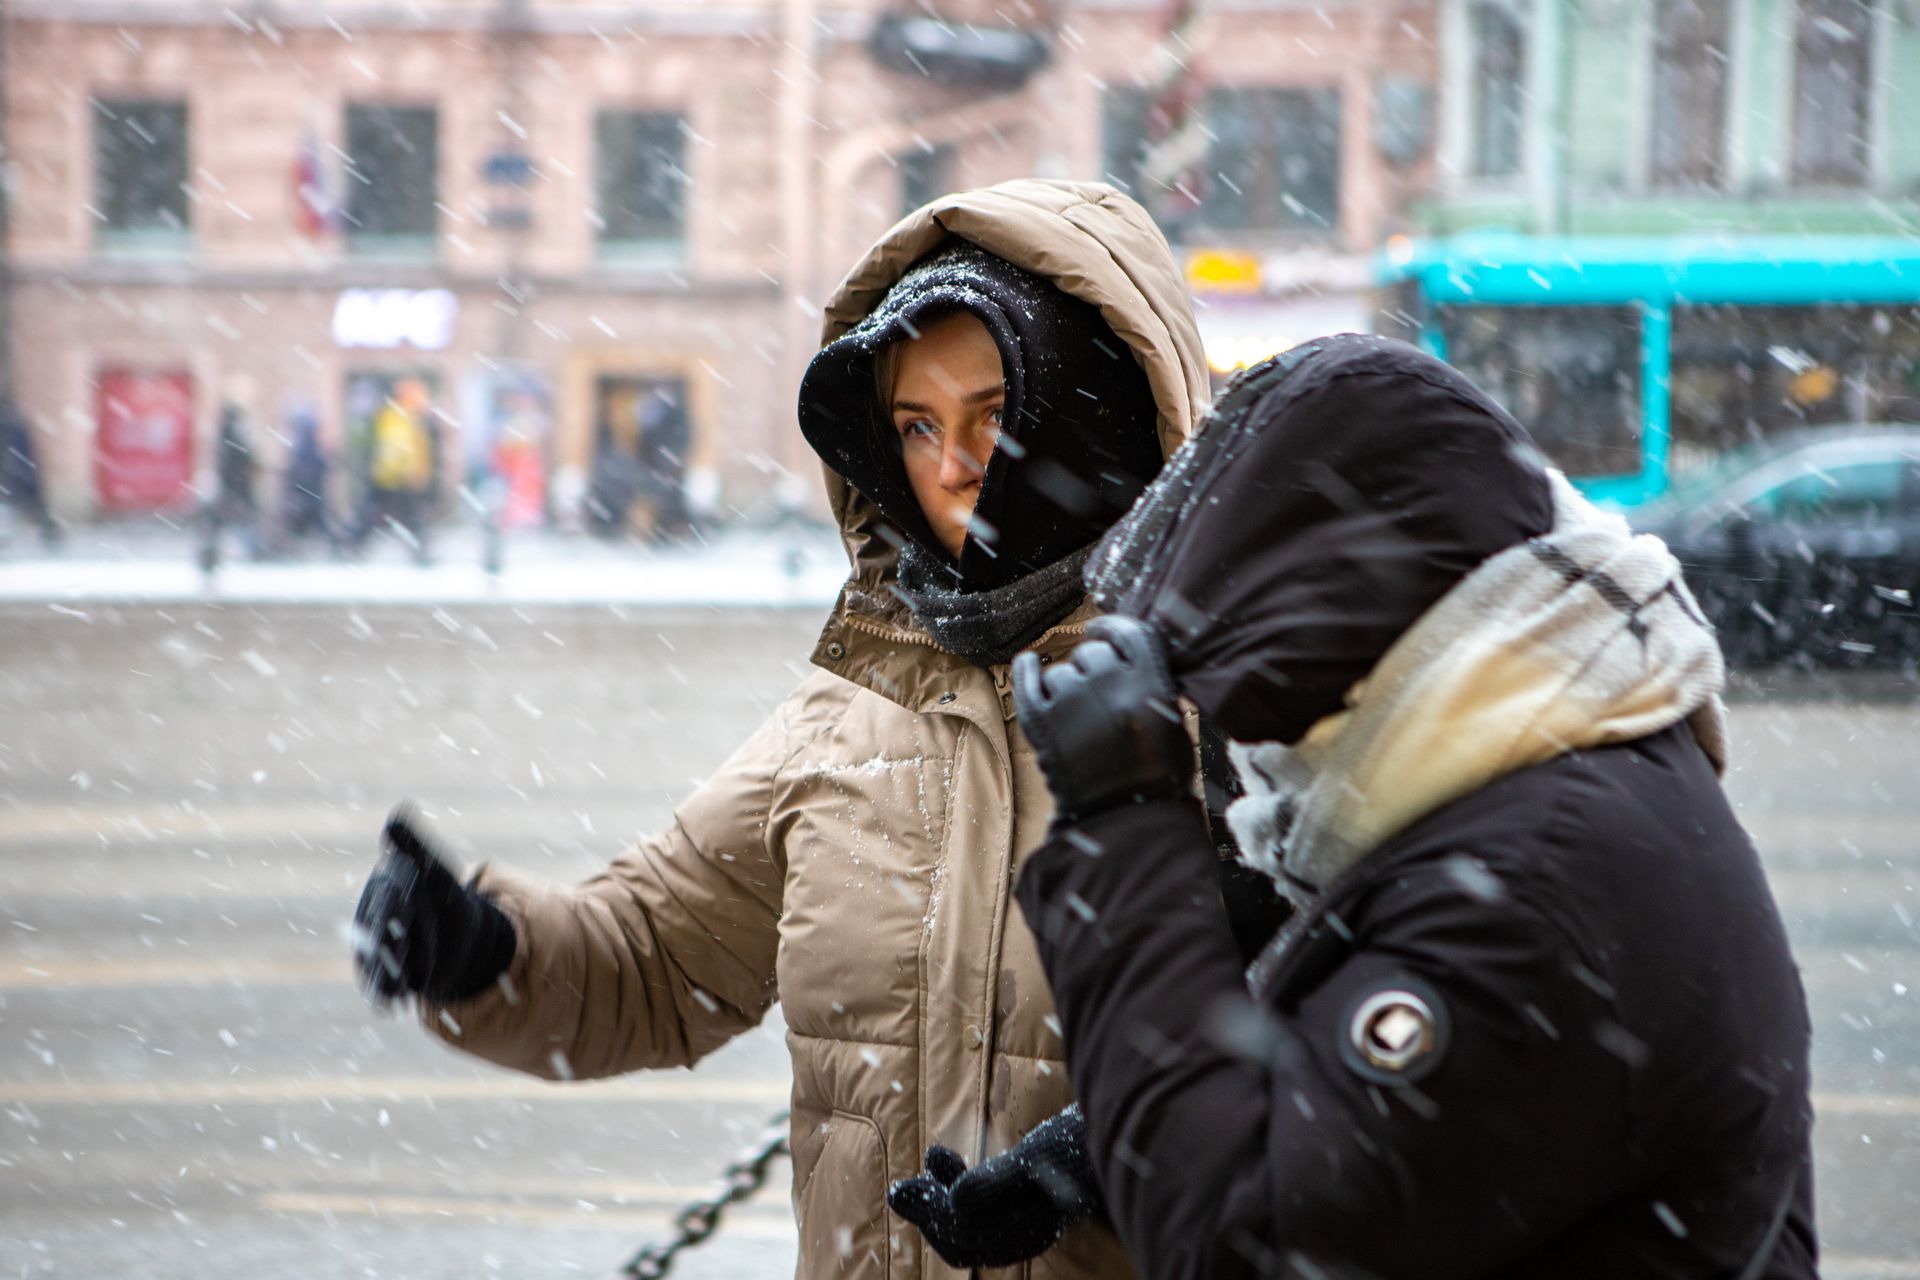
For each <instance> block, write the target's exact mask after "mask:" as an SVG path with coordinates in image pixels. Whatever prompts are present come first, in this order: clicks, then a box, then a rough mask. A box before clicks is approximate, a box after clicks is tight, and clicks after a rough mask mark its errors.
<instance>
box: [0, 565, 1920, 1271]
mask: <svg viewBox="0 0 1920 1280" xmlns="http://www.w3.org/2000/svg"><path fill="white" fill-rule="evenodd" d="M821 616H822V611H821V609H820V608H819V607H818V606H817V604H815V605H810V606H809V607H807V608H804V609H764V608H721V607H702V608H685V607H674V608H669V607H663V606H660V605H658V604H645V603H634V602H632V601H629V602H627V603H624V604H613V605H604V606H596V607H588V606H579V607H567V608H558V607H552V606H550V605H540V604H538V603H536V602H534V601H532V600H526V601H520V602H507V603H498V604H491V605H472V604H462V603H459V602H458V601H455V600H444V599H443V600H439V601H436V602H433V603H422V604H418V605H394V604H376V603H370V602H365V601H359V602H343V603H324V604H319V603H313V604H284V603H282V604H268V603H259V602H245V601H236V600H230V599H220V598H214V599H206V598H197V599H178V600H173V599H168V600H153V599H147V600H144V601H141V602H135V603H129V602H126V601H125V600H124V598H123V599H122V600H121V601H120V602H116V601H115V599H113V598H112V597H111V593H106V598H99V597H88V596H84V595H69V596H67V597H64V598H54V599H41V600H38V601H34V602H20V603H10V604H0V1275H9V1276H108V1275H112V1276H124V1275H139V1276H152V1277H165V1278H171V1277H181V1278H183V1280H184V1278H185V1277H189V1276H192V1277H196V1278H200V1277H210V1276H211V1277H229V1276H230V1277H242V1276H244V1277H248V1278H250V1280H253V1278H263V1280H271V1278H272V1277H279V1276H287V1277H293V1276H300V1277H317V1276H329V1277H330V1276H341V1277H349V1276H351V1277H407V1278H409V1280H437V1278H438V1277H454V1276H474V1275H501V1276H511V1277H515V1278H516V1280H537V1278H539V1277H544V1276H549V1275H553V1276H570V1275H571V1276H578V1275H588V1276H608V1275H611V1274H612V1273H613V1271H614V1270H615V1268H616V1267H617V1266H618V1264H619V1263H620V1262H621V1261H622V1260H624V1258H625V1257H626V1256H627V1254H628V1253H629V1252H630V1251H631V1250H632V1248H633V1247H634V1246H635V1245H637V1244H638V1243H639V1242H640V1241H641V1240H643V1239H649V1238H658V1237H660V1236H661V1235H662V1234H663V1233H664V1232H665V1231H666V1228H667V1225H668V1219H669V1216H670V1214H671V1213H672V1212H673V1210H674V1209H675V1208H676V1207H677V1206H678V1205H679V1204H681V1203H682V1202H683V1201H684V1200H685V1199H687V1198H689V1197H692V1196H695V1195H698V1194H701V1193H703V1192H704V1191H706V1190H708V1189H710V1184H711V1179H712V1177H713V1176H714V1174H715V1173H716V1172H717V1171H718V1169H719V1168H720V1166H721V1165H722V1164H723V1163H724V1162H725V1161H726V1160H728V1159H729V1158H731V1157H733V1156H734V1155H735V1154H736V1153H737V1152H738V1151H739V1150H740V1149H741V1148H742V1147H744V1146H746V1145H748V1144H750V1143H751V1142H752V1141H753V1140H754V1139H755V1137H756V1136H758V1134H759V1133H760V1132H761V1129H762V1126H763V1124H764V1123H765V1121H766V1119H767V1118H768V1116H769V1115H770V1114H771V1113H772V1112H773V1111H774V1110H775V1109H776V1108H778V1107H779V1106H781V1105H782V1103H783V1101H784V1098H785V1092H786V1088H787V1069H786V1061H785V1050H784V1047H783V1044H782V1041H781V1029H780V1027H779V1025H778V1017H777V1014H776V1015H775V1018H774V1019H773V1020H772V1022H771V1024H770V1025H768V1026H766V1027H763V1028H762V1029H760V1030H759V1031H756V1032H755V1033H753V1034H751V1035H749V1036H746V1037H744V1038H742V1039H741V1040H739V1041H737V1042H735V1043H734V1044H733V1045H731V1046H729V1047H728V1048H727V1049H725V1050H724V1051H722V1052H721V1053H719V1054H717V1055H715V1056H714V1057H713V1058H712V1059H710V1060H708V1061H707V1062H705V1063H702V1064H701V1065H700V1066H699V1067H698V1068H696V1069H694V1070H691V1071H678V1070H676V1071H665V1072H658V1073H649V1074H643V1075H636V1076H631V1077H626V1078H623V1079H620V1080H614V1081H607V1082H573V1083H568V1084H557V1085H556V1084H546V1083H542V1082H539V1081H534V1080H528V1079H523V1078H520V1077H516V1076H513V1075H511V1074H509V1073H506V1072H503V1071H500V1070H497V1069H494V1068H492V1067H489V1066H487V1065H485V1064H482V1063H477V1062H474V1061H472V1060H470V1059H466V1058H463V1057H462V1056H460V1055H458V1054H456V1053H454V1052H452V1051H450V1050H447V1049H445V1048H443V1047H441V1046H440V1045H439V1044H438V1043H437V1042H433V1041H430V1040H429V1039H428V1037H427V1036H425V1035H424V1034H423V1033H422V1032H421V1030H420V1029H419V1028H418V1027H416V1026H414V1025H412V1024H411V1023H410V1021H408V1020H407V1019H406V1018H405V1017H382V1016H380V1015H378V1014H377V1013H376V1012H375V1011H373V1010H371V1009H370V1008H369V1007H368V1006H367V1005H366V1003H365V1002H364V1001H363V1000H362V998H361V997H360V995H359V994H358V992H357V991H356V990H355V988H354V985H353V981H352V977H351V971H350V965H349V962H348V958H347V955H348V949H347V939H346V924H347V920H348V918H349V916H350V913H351V910H352V906H353V901H354V898H355V896H356V894H357V892H358V889H359V886H360V883H361V881H362V880H363V879H364V877H365V875H366V872H367V870H368V869H369V867H370V866H371V864H372V861H373V856H374V836H375V834H376V833H377V831H378V829H379V825H380V822H381V819H382V817H383V816H384V815H385V813H386V812H387V810H388V808H389V807H390V806H391V805H392V804H393V803H394V802H395V801H396V800H398V799H400V798H402V797H403V796H404V797H411V798H413V799H414V800H415V801H416V803H417V804H418V805H419V806H420V808H421V809H422V811H423V812H424V813H425V814H426V815H427V821H428V822H429V823H430V824H431V826H432V828H433V829H434V830H435V831H436V832H438V833H439V834H440V835H441V836H442V837H443V838H444V839H445V841H446V842H447V844H448V846H449V847H450V848H451V849H453V850H454V851H455V852H456V853H457V855H458V856H459V858H460V859H461V860H462V861H463V862H466V863H469V864H471V863H473V862H477V861H480V860H485V859H497V860H501V861H506V862H511V863H513V864H514V865H516V866H518V867H522V868H526V869H529V870H532V871H534V872H537V873H541V874H546V875H549V876H552V877H554V878H555V879H559V880H571V879H575V878H578V877H580V876H583V875H586V874H588V873H590V872H591V871H592V870H594V869H595V868H597V867H598V866H599V865H601V864H603V863H604V862H605V861H606V860H608V859H609V858H610V857H612V856H614V855H615V854H617V853H618V852H620V851H621V849H622V848H623V847H624V846H625V844H626V843H627V842H628V840H629V839H630V838H631V837H632V836H633V835H634V834H636V833H640V832H645V831H650V830H653V829H656V828H657V827H659V826H660V825H661V824H662V823H663V822H664V821H665V820H666V818H667V815H668V813H669V811H670V808H671V805H672V804H673V802H674V800H675V799H676V798H677V797H679V796H681V795H683V794H684V793H685V792H686V791H687V790H688V789H689V788H690V787H691V786H692V785H694V783H695V782H697V780H698V779H699V778H701V777H702V776H704V775H705V774H706V773H707V772H708V771H710V770H711V769H712V768H713V767H714V766H716V765H717V764H719V763H720V762H721V760H723V759H724V757H725V755H726V753H727V752H728V750H730V749H731V748H732V747H733V746H734V745H735V744H736V743H737V742H739V740H740V739H741V738H743V737H744V736H745V734H746V733H747V732H748V731H749V730H750V729H751V728H752V727H753V725H755V724H756V723H757V722H758V721H759V719H760V718H761V717H763V716H764V715H765V714H766V712H767V711H768V710H769V709H770V707H771V706H772V705H773V704H774V702H775V701H777V699H778V698H779V697H780V695H781V694H782V693H783V692H784V691H785V690H786V689H787V688H788V687H790V686H791V685H792V684H793V683H794V682H795V681H796V680H797V679H798V678H799V677H800V676H801V675H802V674H803V673H804V672H805V670H806V669H807V668H806V665H805V659H806V654H807V653H808V652H809V651H810V649H811V646H812V643H813V639H814V637H815V635H816V634H817V632H818V629H819V625H820V621H821ZM1733 729H1734V752H1735V768H1734V772H1733V775H1732V777H1731V779H1730V783H1729V785H1730V788H1731V790H1732V792H1733V794H1734V796H1735V799H1736V801H1737V803H1738V805H1739V808H1740V811H1741V813H1742V815H1743V817H1744V818H1745V819H1746V821H1747V822H1748V823H1749V825H1750V826H1751V828H1752V829H1753V831H1754V833H1755V836H1756V838H1757V840H1758V842H1759V844H1760V847H1761V849H1762V851H1763V854H1764V856H1765V858H1766V860H1767V864H1768V867H1769V872H1770V875H1771V876H1772V879H1773V883H1774V886H1775V889H1776V892H1777V893H1778V895H1779V898H1780V901H1781V906H1782V910H1783V912H1784V913H1785V915H1786V917H1787V919H1788V923H1789V927H1790V929H1791V931H1792V935H1793V938H1794V941H1795V945H1796V949H1797V952H1798V955H1799V959H1800V962H1801V965H1802V968H1803V971H1804V974H1805V977H1806V983H1807V988H1808V992H1809V997H1810V1000H1811V1003H1812V1007H1813V1012H1814V1022H1815V1027H1816V1037H1817V1039H1816V1049H1815V1058H1816V1084H1817V1088H1818V1090H1819V1097H1818V1099H1817V1106H1818V1110H1819V1115H1820V1122H1819V1128H1818V1173H1817V1179H1818V1181H1817V1187H1818V1194H1819V1198H1820V1214H1821V1226H1822V1232H1823V1236H1824V1242H1825V1247H1826V1251H1827V1255H1828V1259H1827V1265H1826V1267H1825V1274H1826V1275H1827V1276H1828V1277H1829V1278H1830V1280H1867V1278H1868V1277H1875V1278H1899V1277H1915V1278H1920V1212H1916V1210H1917V1209H1920V993H1917V992H1916V991H1915V988H1920V964H1916V963H1915V962H1916V959H1920V932H1916V928H1915V922H1916V919H1917V918H1920V848H1917V847H1916V842H1915V839H1914V832H1915V831H1916V829H1917V828H1920V793H1916V788H1915V786H1914V760H1915V758H1916V750H1915V748H1916V746H1917V745H1920V703H1916V701H1915V697H1914V690H1913V689H1912V688H1911V687H1910V686H1908V685H1907V684H1906V683H1905V682H1904V681H1902V680H1900V679H1898V678H1892V677H1865V678H1856V679H1850V680H1838V679H1833V680H1816V681H1806V680H1797V681H1788V680H1778V681H1774V680H1768V681H1752V680H1749V681H1746V682H1744V683H1743V687H1742V690H1741V696H1740V698H1739V700H1738V701H1737V702H1736V704H1735V707H1734V713H1733ZM1543 1140H1548V1141H1550V1140H1551V1135H1543ZM785 1179H786V1174H785V1169H784V1167H782V1168H781V1169H780V1171H779V1172H778V1174H777V1175H776V1177H775V1179H774V1180H773V1182H772V1183H771V1184H770V1185H769V1187H768V1189H767V1192H766V1193H765V1194H764V1195H763V1196H762V1197H761V1198H760V1199H759V1200H758V1201H756V1202H754V1203H753V1204H751V1205H750V1206H748V1207H745V1208H743V1209H741V1210H739V1211H737V1212H736V1213H735V1215H734V1216H733V1218H732V1220H731V1221H730V1222H729V1224H728V1225H727V1226H725V1227H723V1228H722V1230H721V1232H720V1234H719V1236H718V1237H717V1238H716V1240H715V1242H714V1243H712V1244H710V1245H708V1246H706V1247H705V1248H704V1249H703V1250H700V1251H698V1252H696V1253H693V1254H689V1255H686V1259H687V1260H686V1261H685V1262H684V1263H683V1264H682V1265H681V1266H680V1267H678V1268H676V1270H675V1273H674V1274H675V1275H678V1276H687V1277H707V1278H708V1280H723V1278H724V1280H731V1278H734V1277H747V1276H756V1277H758V1276H779V1275H783V1274H787V1273H788V1272H789V1271H790V1269H791V1265H792V1257H793V1249H794V1243H793V1241H794V1236H793V1230H792V1226H791V1223H790V1220H789V1215H788V1209H787V1203H786V1199H787V1194H788V1186H787V1183H786V1181H785Z"/></svg>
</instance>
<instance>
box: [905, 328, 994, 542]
mask: <svg viewBox="0 0 1920 1280" xmlns="http://www.w3.org/2000/svg"><path fill="white" fill-rule="evenodd" d="M1006 398H1007V388H1006V384H1005V383H1004V382H1003V381H1002V380H1001V371H1000V349H999V348H998V347H996V346H995V345H994V342H993V336H992V335H991V334H989V333H988V332H987V327H986V326H985V325H983V324H981V323H980V321H979V320H978V319H976V318H975V317H973V316H971V315H969V314H967V313H966V312H964V311H963V312H959V313H956V314H954V315H951V316H947V317H945V318H944V319H941V320H939V321H937V322H935V323H933V324H931V325H929V326H927V327H926V328H925V329H922V330H921V331H920V336H919V337H918V338H913V339H909V340H907V341H905V342H903V343H901V344H900V347H899V358H898V363H897V364H896V366H895V371H894V378H893V388H892V392H891V395H890V397H889V399H888V408H889V410H890V411H891V413H892V416H893V429H894V430H895V431H896V432H898V433H899V435H900V456H901V457H902V458H903V459H904V460H905V462H906V465H907V482H908V483H909V484H910V485H911V486H912V487H913V496H914V499H915V500H916V501H917V502H919V504H920V510H921V511H923V512H925V513H926V517H927V523H928V524H929V525H931V526H932V527H933V536H934V537H936V538H938V539H940V545H941V546H943V547H945V548H946V549H947V551H948V552H950V553H951V554H952V555H953V556H954V557H955V558H958V557H959V555H960V548H961V546H962V545H963V544H964V543H965V542H966V540H967V529H968V522H969V521H970V520H971V519H972V517H973V507H974V503H975V502H977V501H978V500H979V498H980V480H981V477H982V476H984V475H985V474H986V470H987V459H988V458H990V457H992V456H993V448H994V444H995V442H996V441H998V440H999V438H1000V409H1001V406H1002V405H1003V404H1004V403H1005V402H1006ZM975 532H976V533H977V535H978V536H979V538H980V540H981V541H982V542H990V541H991V539H992V537H993V531H992V530H990V529H980V530H976V531H975Z"/></svg>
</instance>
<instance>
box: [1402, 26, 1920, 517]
mask: <svg viewBox="0 0 1920 1280" xmlns="http://www.w3.org/2000/svg"><path fill="white" fill-rule="evenodd" d="M1438 29H1439V37H1440V42H1441V45H1442V49H1443V54H1442V58H1441V64H1440V65H1441V73H1440V77H1441V87H1440V97H1441V108H1440V130H1439V142H1438V147H1437V154H1436V164H1435V171H1434V172H1435V179H1434V190H1433V192H1432V194H1431V195H1430V196H1429V197H1427V198H1426V199H1424V200H1422V201H1421V202H1419V204H1418V206H1417V208H1416V209H1415V210H1414V214H1413V220H1414V222H1415V223H1416V224H1417V226H1418V228H1419V234H1418V235H1417V236H1415V237H1413V238H1411V239H1408V240H1405V241H1395V242H1394V244H1393V245H1392V246H1390V251H1389V257H1390V258H1391V260H1392V261H1391V264H1390V269H1389V274H1390V275H1393V276H1397V277H1398V278H1400V279H1402V280H1403V281H1404V282H1405V284H1406V288H1405V291H1404V292H1403V294H1402V296H1401V299H1400V311H1401V312H1402V320H1403V322H1404V323H1405V324H1406V325H1407V327H1408V329H1409V331H1412V332H1418V333H1419V334H1420V335H1421V336H1422V337H1424V339H1425V340H1426V341H1427V343H1428V345H1429V346H1431V347H1432V348H1433V349H1435V350H1436V351H1440V352H1443V353H1444V354H1445V355H1446V356H1447V357H1448V358H1449V359H1451V360H1453V361H1454V362H1455V363H1457V364H1459V365H1461V366H1462V367H1463V368H1464V369H1466V370H1467V371H1468V372H1469V373H1470V374H1471V375H1472V376H1474V377H1475V379H1476V380H1477V381H1479V382H1480V383H1481V384H1482V385H1483V386H1486V387H1487V388H1489V389H1490V390H1492V391H1494V392H1495V394H1497V395H1499V396H1500V397H1501V398H1502V399H1503V400H1504V401H1505V402H1506V403H1507V405H1508V407H1509V408H1511V409H1513V410H1514V412H1515V413H1516V414H1517V415H1518V416H1519V417H1520V418H1521V419H1522V421H1524V422H1526V423H1527V424H1528V425H1529V426H1530V427H1531V428H1532V429H1533V431H1534V433H1535V435H1536V436H1537V437H1538V438H1540V439H1541V440H1542V442H1543V443H1544V444H1545V445H1546V446H1547V448H1548V449H1549V452H1551V453H1553V454H1554V456H1555V457H1556V460H1558V461H1560V462H1561V463H1562V464H1563V465H1565V466H1566V467H1567V468H1568V470H1569V471H1570V472H1573V473H1576V474H1577V475H1581V476H1584V477H1585V478H1586V480H1587V483H1588V486H1589V488H1590V489H1592V490H1597V491H1599V492H1601V493H1603V494H1605V495H1607V496H1610V497H1613V498H1616V499H1618V500H1620V501H1622V502H1623V503H1627V504H1632V503H1635V502H1639V501H1643V500H1645V499H1647V498H1649V497H1653V496H1656V495H1657V494H1659V493H1660V492H1662V491H1663V490H1664V489H1665V488H1666V487H1667V486H1668V485H1669V484H1670V483H1671V481H1672V480H1673V479H1675V478H1676V477H1680V476H1683V475H1684V474H1685V473H1687V472H1688V471H1690V470H1695V469H1698V468H1701V467H1705V466H1708V465H1711V464H1712V463H1713V462H1714V461H1716V460H1717V459H1718V458H1720V457H1722V456H1724V455H1725V454H1726V453H1727V452H1728V451H1730V450H1734V449H1738V448H1740V447H1742V446H1744V445H1747V444H1750V443H1755V442H1763V441H1766V440H1769V439H1770V438H1772V437H1776V436H1779V435H1782V434H1784V433H1787V432H1791V431H1795V430H1798V429H1800V428H1803V427H1807V426H1817V425H1821V424H1845V423H1886V422H1899V421H1906V422H1912V421H1920V311H1916V307H1915V304H1916V303H1920V270H1916V268H1920V258H1917V257H1916V255H1915V252H1914V237H1915V235H1916V233H1920V5H1915V4H1912V3H1909V2H1908V0H1579V2H1578V3H1574V2H1572V0H1445V3H1443V4H1442V5H1441V6H1440V11H1439V15H1438Z"/></svg>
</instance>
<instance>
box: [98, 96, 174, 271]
mask: <svg viewBox="0 0 1920 1280" xmlns="http://www.w3.org/2000/svg"><path fill="white" fill-rule="evenodd" d="M93 200H94V209H95V211H96V212H97V214H98V216H99V219H100V239H101V242H102V243H103V244H107V245H112V246H136V247H137V246H142V245H146V246H153V247H160V248H178V247H181V246H184V245H185V243H186V241H187V237H188V227H187V105H186V103H184V102H156V101H149V100H136V99H122V98H112V99H99V98H96V99H94V100H93Z"/></svg>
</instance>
